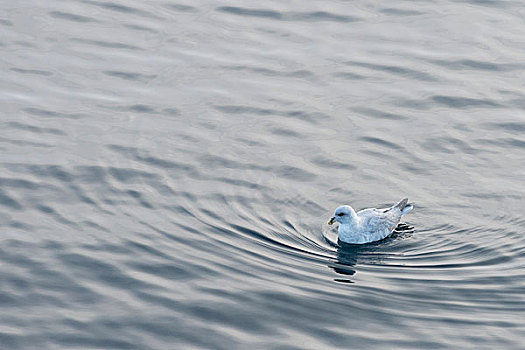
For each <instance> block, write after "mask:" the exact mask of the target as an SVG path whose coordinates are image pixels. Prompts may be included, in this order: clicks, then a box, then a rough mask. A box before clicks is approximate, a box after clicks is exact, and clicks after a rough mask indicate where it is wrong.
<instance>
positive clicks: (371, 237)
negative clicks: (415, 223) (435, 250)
mask: <svg viewBox="0 0 525 350" xmlns="http://www.w3.org/2000/svg"><path fill="white" fill-rule="evenodd" d="M407 203H408V198H404V199H402V200H400V201H399V202H398V203H396V204H394V205H393V206H392V207H390V208H385V209H376V208H368V209H363V210H361V211H359V212H357V213H356V212H355V210H354V209H353V208H352V207H351V206H349V205H342V206H340V207H338V208H337V209H336V210H335V214H334V216H333V217H332V218H331V219H330V221H329V222H328V224H329V225H331V224H333V223H334V222H335V221H337V222H339V229H338V230H337V234H338V236H339V240H340V241H342V242H344V243H349V244H364V243H370V242H375V241H379V240H382V239H384V238H386V237H388V236H389V235H390V234H391V233H392V232H393V231H394V229H395V228H396V226H397V224H398V223H399V220H401V217H402V216H403V215H405V214H406V213H408V212H409V211H411V210H412V209H413V208H414V206H413V205H412V204H408V205H407Z"/></svg>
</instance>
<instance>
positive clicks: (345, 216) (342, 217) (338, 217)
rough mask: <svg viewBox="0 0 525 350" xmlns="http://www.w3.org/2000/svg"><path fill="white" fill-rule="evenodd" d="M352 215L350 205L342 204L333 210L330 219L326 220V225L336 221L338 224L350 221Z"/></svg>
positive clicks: (352, 211)
mask: <svg viewBox="0 0 525 350" xmlns="http://www.w3.org/2000/svg"><path fill="white" fill-rule="evenodd" d="M354 215H355V212H354V210H353V209H352V207H350V206H348V205H342V206H340V207H338V208H337V209H336V210H335V213H334V216H333V217H332V218H331V219H330V221H328V225H332V224H333V223H334V222H336V221H337V222H338V223H340V224H342V223H345V222H350V221H352V219H353V217H354Z"/></svg>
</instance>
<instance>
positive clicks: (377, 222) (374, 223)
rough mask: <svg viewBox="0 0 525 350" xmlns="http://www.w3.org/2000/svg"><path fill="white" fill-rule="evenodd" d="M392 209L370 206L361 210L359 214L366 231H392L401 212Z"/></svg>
mask: <svg viewBox="0 0 525 350" xmlns="http://www.w3.org/2000/svg"><path fill="white" fill-rule="evenodd" d="M390 209H391V208H385V209H376V208H369V209H364V210H361V211H359V212H358V213H357V215H358V217H359V218H360V219H361V224H362V225H363V226H362V227H363V228H364V229H365V230H366V231H385V232H387V231H388V232H392V231H393V230H394V228H395V227H396V226H397V223H398V222H399V218H400V216H401V215H400V214H401V213H400V212H399V213H398V212H397V211H395V210H392V211H391V210H390Z"/></svg>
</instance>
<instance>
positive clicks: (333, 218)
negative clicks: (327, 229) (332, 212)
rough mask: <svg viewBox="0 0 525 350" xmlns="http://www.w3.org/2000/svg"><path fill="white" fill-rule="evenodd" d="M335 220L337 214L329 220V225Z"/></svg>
mask: <svg viewBox="0 0 525 350" xmlns="http://www.w3.org/2000/svg"><path fill="white" fill-rule="evenodd" d="M334 222H335V216H332V218H331V219H330V221H328V225H332V224H333V223H334Z"/></svg>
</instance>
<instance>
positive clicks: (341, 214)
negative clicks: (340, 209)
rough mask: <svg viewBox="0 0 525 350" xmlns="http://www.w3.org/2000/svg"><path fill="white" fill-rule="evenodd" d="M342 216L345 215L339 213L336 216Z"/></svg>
mask: <svg viewBox="0 0 525 350" xmlns="http://www.w3.org/2000/svg"><path fill="white" fill-rule="evenodd" d="M343 215H345V213H339V214H337V216H343Z"/></svg>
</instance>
